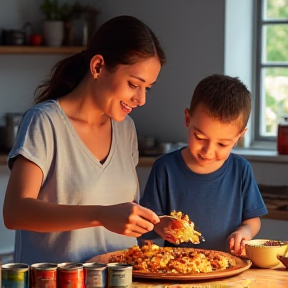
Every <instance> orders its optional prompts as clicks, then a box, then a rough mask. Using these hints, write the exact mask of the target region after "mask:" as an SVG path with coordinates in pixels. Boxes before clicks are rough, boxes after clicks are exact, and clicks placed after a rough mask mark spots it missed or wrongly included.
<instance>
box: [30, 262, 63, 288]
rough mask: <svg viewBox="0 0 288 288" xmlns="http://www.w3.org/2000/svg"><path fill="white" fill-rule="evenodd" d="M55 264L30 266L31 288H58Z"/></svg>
mask: <svg viewBox="0 0 288 288" xmlns="http://www.w3.org/2000/svg"><path fill="white" fill-rule="evenodd" d="M57 267H58V265H57V264H55V263H35V264H32V265H31V266H30V274H31V277H30V279H31V285H30V286H31V288H57Z"/></svg>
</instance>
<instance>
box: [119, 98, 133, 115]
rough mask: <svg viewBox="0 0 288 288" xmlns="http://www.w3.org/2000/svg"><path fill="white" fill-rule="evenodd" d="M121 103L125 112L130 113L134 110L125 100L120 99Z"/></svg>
mask: <svg viewBox="0 0 288 288" xmlns="http://www.w3.org/2000/svg"><path fill="white" fill-rule="evenodd" d="M120 104H121V108H122V110H123V111H124V112H125V113H127V114H129V113H130V112H131V111H132V109H133V108H132V107H130V106H129V105H127V104H125V103H124V102H122V101H120Z"/></svg>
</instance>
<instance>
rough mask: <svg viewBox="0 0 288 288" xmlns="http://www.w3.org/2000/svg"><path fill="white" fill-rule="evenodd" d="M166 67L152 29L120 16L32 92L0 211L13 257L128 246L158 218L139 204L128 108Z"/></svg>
mask: <svg viewBox="0 0 288 288" xmlns="http://www.w3.org/2000/svg"><path fill="white" fill-rule="evenodd" d="M164 63H165V55H164V52H163V51H162V49H161V47H160V44H159V41H158V40H157V38H156V36H155V35H154V33H153V32H152V31H151V29H150V28H149V27H147V25H145V24H144V23H143V22H141V21H140V20H138V19H136V18H134V17H131V16H118V17H115V18H113V19H111V20H109V21H107V22H106V23H104V24H103V25H102V26H101V27H100V28H99V29H98V31H97V32H96V33H95V34H94V35H93V36H92V38H91V40H90V43H89V45H88V48H87V50H86V51H83V52H82V53H78V54H76V55H74V56H71V57H69V58H67V59H64V60H62V61H60V62H59V63H57V64H56V65H55V67H54V68H53V70H52V74H51V79H49V80H48V81H47V82H44V83H43V84H41V85H40V86H39V87H38V88H37V89H36V93H35V100H36V101H35V102H36V105H35V106H34V107H32V108H31V109H29V110H28V111H27V112H26V113H25V115H24V117H23V119H22V122H21V125H20V127H19V130H18V135H17V139H16V141H15V144H14V147H13V148H12V150H11V151H10V153H9V155H8V165H9V168H10V169H11V176H10V180H9V183H8V186H7V191H6V197H5V203H4V208H3V212H4V221H5V225H6V227H7V228H9V229H16V230H17V231H16V243H15V255H14V256H15V257H14V258H15V259H14V261H15V262H24V263H28V264H32V263H36V262H64V261H65V262H66V261H76V262H84V261H86V260H88V259H90V258H92V257H93V256H95V255H98V254H103V253H106V252H110V251H114V250H119V249H125V248H128V247H130V246H132V245H134V244H135V243H136V237H139V236H140V235H142V234H143V233H145V232H147V231H151V230H153V227H154V224H156V223H158V222H159V218H158V217H157V215H156V214H154V213H153V212H152V211H150V210H148V209H146V208H144V207H141V206H139V205H138V204H137V203H136V202H137V201H138V193H139V187H138V180H137V174H136V170H135V166H136V165H137V162H138V148H137V136H136V130H135V126H134V123H133V121H132V119H131V118H130V117H129V116H128V114H129V113H130V112H131V111H132V110H133V109H134V108H136V107H137V106H142V105H144V104H145V101H146V91H147V90H149V89H150V88H151V87H152V85H153V84H154V83H155V81H156V78H157V76H158V74H159V72H160V69H161V67H162V65H163V64H164ZM128 236H130V237H128Z"/></svg>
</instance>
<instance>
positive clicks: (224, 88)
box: [140, 75, 267, 255]
mask: <svg viewBox="0 0 288 288" xmlns="http://www.w3.org/2000/svg"><path fill="white" fill-rule="evenodd" d="M250 111H251V94H250V92H249V91H248V89H247V88H246V86H245V85H244V84H243V83H242V82H241V81H240V80H239V79H238V78H232V77H229V76H224V75H212V76H209V77H207V78H205V79H203V80H202V81H200V82H199V84H198V85H197V87H196V89H195V91H194V94H193V97H192V101H191V105H190V109H188V108H186V109H185V123H186V127H187V130H188V146H187V147H184V148H182V149H180V150H177V151H174V152H171V153H169V154H166V155H164V156H162V157H160V158H159V159H157V160H156V161H155V163H154V165H153V167H152V170H151V173H150V175H149V177H148V180H147V183H146V187H145V190H144V194H143V198H142V199H141V202H140V203H141V205H142V206H144V207H148V208H149V209H151V210H153V211H154V212H155V213H156V214H158V215H169V214H170V212H171V211H173V210H175V211H181V212H183V213H184V214H187V215H188V216H189V218H190V220H191V221H192V222H194V223H195V226H196V230H198V231H200V232H201V233H202V235H203V236H204V238H205V242H201V243H200V244H197V245H196V244H192V243H186V242H185V243H182V244H181V245H180V246H184V247H194V248H199V249H213V250H219V251H226V252H227V251H230V252H232V253H235V254H236V255H240V254H241V251H242V248H243V242H242V241H243V240H250V239H251V238H253V237H254V236H255V235H256V234H257V233H258V232H259V230H260V226H261V223H260V219H259V217H260V216H262V215H264V214H267V209H266V207H265V204H264V202H263V200H262V197H261V194H260V192H259V189H258V186H257V184H256V182H255V180H254V178H253V173H252V170H251V167H250V164H249V162H248V161H247V160H246V159H245V158H243V157H241V156H239V155H236V154H234V153H231V150H232V148H233V147H234V146H235V145H236V144H237V141H238V140H239V139H240V138H241V137H243V135H244V134H245V132H246V130H247V128H246V125H247V122H248V119H249V115H250ZM160 223H161V222H160ZM160 223H159V224H156V225H160ZM159 227H160V226H159ZM159 227H158V230H157V229H156V228H155V230H156V231H157V232H158V231H159V229H160V228H159ZM161 229H162V233H159V232H158V233H159V234H160V235H161V234H162V235H164V234H165V233H164V230H163V228H161ZM155 235H157V234H156V233H155V232H154V233H153V231H152V233H151V232H149V233H146V234H144V235H143V236H142V238H143V239H150V240H153V239H154V238H155ZM157 236H158V237H159V235H157ZM164 239H165V237H164ZM167 239H168V238H166V241H165V243H164V245H165V246H174V245H173V244H171V243H169V242H168V241H167ZM241 243H242V245H241Z"/></svg>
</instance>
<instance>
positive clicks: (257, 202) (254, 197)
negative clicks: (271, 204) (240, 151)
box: [242, 161, 268, 221]
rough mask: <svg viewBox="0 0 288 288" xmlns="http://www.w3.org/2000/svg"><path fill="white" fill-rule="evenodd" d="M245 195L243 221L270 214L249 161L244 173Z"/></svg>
mask: <svg viewBox="0 0 288 288" xmlns="http://www.w3.org/2000/svg"><path fill="white" fill-rule="evenodd" d="M243 193H244V195H243V214H242V217H243V221H244V220H247V219H250V218H255V217H260V216H263V215H265V214H267V213H268V211H267V208H266V206H265V203H264V201H263V199H262V195H261V193H260V191H259V188H258V185H257V183H256V181H255V179H254V176H253V172H252V168H251V166H250V163H249V162H248V161H247V163H246V165H245V167H244V171H243Z"/></svg>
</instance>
